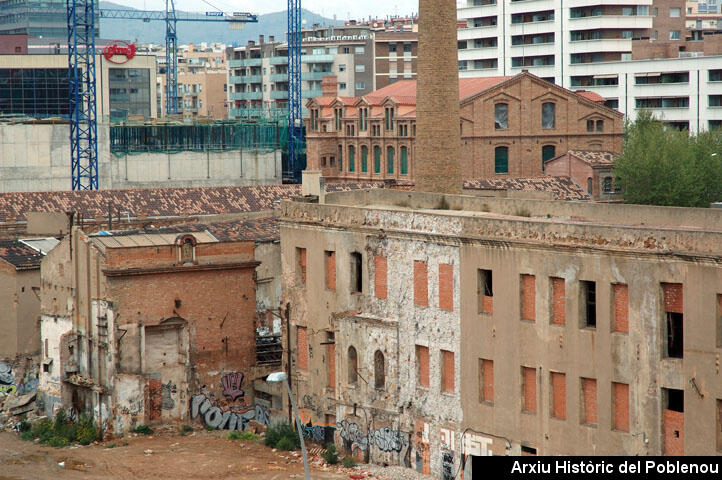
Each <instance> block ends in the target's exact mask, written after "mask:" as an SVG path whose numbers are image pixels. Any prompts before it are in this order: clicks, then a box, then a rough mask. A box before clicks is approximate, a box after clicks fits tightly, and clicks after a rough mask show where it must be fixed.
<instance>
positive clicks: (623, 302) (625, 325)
mask: <svg viewBox="0 0 722 480" xmlns="http://www.w3.org/2000/svg"><path fill="white" fill-rule="evenodd" d="M628 290H629V289H628V287H627V285H626V284H624V283H613V284H612V296H613V298H614V309H613V311H612V317H613V319H614V331H615V332H621V333H627V332H629V291H628Z"/></svg>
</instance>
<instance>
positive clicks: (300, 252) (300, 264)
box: [296, 248, 306, 286]
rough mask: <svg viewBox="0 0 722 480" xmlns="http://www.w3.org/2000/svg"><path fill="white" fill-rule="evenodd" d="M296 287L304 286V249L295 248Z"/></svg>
mask: <svg viewBox="0 0 722 480" xmlns="http://www.w3.org/2000/svg"><path fill="white" fill-rule="evenodd" d="M296 285H300V286H303V285H306V249H305V248H296Z"/></svg>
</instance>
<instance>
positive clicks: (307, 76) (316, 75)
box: [301, 72, 333, 82]
mask: <svg viewBox="0 0 722 480" xmlns="http://www.w3.org/2000/svg"><path fill="white" fill-rule="evenodd" d="M328 75H333V72H302V73H301V78H303V80H304V81H306V80H308V81H317V82H320V81H321V80H323V77H325V76H328Z"/></svg>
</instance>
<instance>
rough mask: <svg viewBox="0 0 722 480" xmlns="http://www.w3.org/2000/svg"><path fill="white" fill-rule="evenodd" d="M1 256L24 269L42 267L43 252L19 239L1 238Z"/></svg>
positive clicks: (17, 267) (16, 266) (19, 268)
mask: <svg viewBox="0 0 722 480" xmlns="http://www.w3.org/2000/svg"><path fill="white" fill-rule="evenodd" d="M0 258H1V259H3V260H5V261H6V262H8V263H9V264H11V265H13V266H14V267H15V268H16V269H18V270H22V269H30V268H38V267H40V261H41V260H42V259H43V254H41V253H39V252H38V251H37V250H34V249H32V248H30V247H28V246H27V245H25V244H23V243H22V242H20V241H19V240H0Z"/></svg>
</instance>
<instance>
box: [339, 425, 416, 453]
mask: <svg viewBox="0 0 722 480" xmlns="http://www.w3.org/2000/svg"><path fill="white" fill-rule="evenodd" d="M337 426H338V427H339V429H340V430H339V435H340V436H341V438H342V439H343V440H345V441H346V442H349V443H350V444H351V448H352V450H353V449H359V450H366V449H367V448H368V447H369V445H375V446H376V448H378V449H379V450H381V451H382V452H400V451H401V450H403V449H404V447H407V446H408V445H409V441H408V436H409V435H408V434H407V433H404V432H402V431H400V430H393V429H392V428H391V427H380V428H377V429H376V430H372V431H370V432H368V433H365V432H364V431H363V429H362V428H361V427H359V426H358V424H356V423H354V422H349V421H347V420H341V421H340V422H338V424H337Z"/></svg>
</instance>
